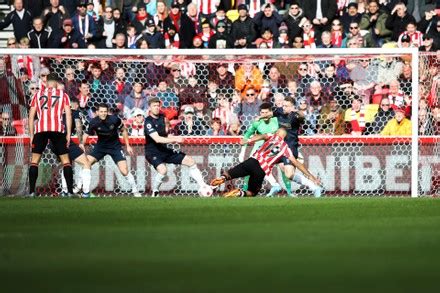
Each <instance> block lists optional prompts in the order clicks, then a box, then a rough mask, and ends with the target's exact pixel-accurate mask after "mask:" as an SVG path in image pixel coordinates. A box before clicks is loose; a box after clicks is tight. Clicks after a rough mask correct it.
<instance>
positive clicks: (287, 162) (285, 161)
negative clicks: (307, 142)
mask: <svg viewBox="0 0 440 293" xmlns="http://www.w3.org/2000/svg"><path fill="white" fill-rule="evenodd" d="M298 147H299V146H297V145H289V148H290V150H291V151H292V153H293V156H294V157H295V159H298ZM280 163H283V164H284V165H293V164H292V162H291V161H290V160H289V158H286V157H281V159H280Z"/></svg>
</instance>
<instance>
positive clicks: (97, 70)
mask: <svg viewBox="0 0 440 293" xmlns="http://www.w3.org/2000/svg"><path fill="white" fill-rule="evenodd" d="M90 70H91V73H92V74H91V76H90V79H89V84H90V89H91V91H92V92H99V91H101V89H103V86H104V85H105V84H106V83H107V82H108V80H106V79H105V77H104V76H103V75H102V69H101V66H100V65H99V64H98V63H93V64H92V65H91V66H90Z"/></svg>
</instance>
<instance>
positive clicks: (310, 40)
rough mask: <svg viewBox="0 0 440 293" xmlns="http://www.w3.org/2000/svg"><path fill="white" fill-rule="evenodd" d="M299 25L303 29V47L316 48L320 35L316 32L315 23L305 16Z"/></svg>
mask: <svg viewBox="0 0 440 293" xmlns="http://www.w3.org/2000/svg"><path fill="white" fill-rule="evenodd" d="M299 25H300V27H301V28H302V29H303V35H302V38H303V47H304V48H306V49H314V48H316V46H317V44H316V41H317V40H319V35H318V34H316V32H315V29H314V28H313V24H312V23H311V22H310V20H308V19H307V18H303V19H302V20H301V22H300V24H299Z"/></svg>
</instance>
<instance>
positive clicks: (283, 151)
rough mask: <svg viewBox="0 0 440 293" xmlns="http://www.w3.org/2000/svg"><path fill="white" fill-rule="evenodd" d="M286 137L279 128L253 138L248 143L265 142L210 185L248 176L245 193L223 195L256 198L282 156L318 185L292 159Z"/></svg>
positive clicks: (314, 179)
mask: <svg viewBox="0 0 440 293" xmlns="http://www.w3.org/2000/svg"><path fill="white" fill-rule="evenodd" d="M286 136H287V132H286V129H284V128H280V129H279V130H278V131H277V132H276V133H275V134H274V135H270V134H263V135H256V136H254V137H253V138H251V139H250V140H249V141H248V143H253V142H255V141H258V140H261V139H266V142H265V143H264V144H263V145H262V146H261V147H260V148H259V149H258V150H257V151H256V152H255V153H254V154H253V155H252V156H251V157H250V158H249V159H247V160H246V161H244V162H242V163H240V164H238V165H237V166H235V167H233V168H232V169H229V170H228V171H226V172H224V173H223V175H222V176H221V177H218V178H215V179H213V180H212V181H211V185H212V186H219V185H221V184H223V183H225V182H226V181H227V180H232V179H235V178H240V177H244V176H248V175H249V176H250V178H249V187H248V190H247V191H244V190H242V189H239V188H237V189H233V190H231V191H229V192H227V193H225V194H224V196H225V197H238V196H240V197H242V196H256V195H257V194H258V192H259V191H260V189H261V186H262V183H263V180H264V177H265V176H267V175H268V174H270V173H271V171H272V168H273V166H274V165H275V164H276V163H277V162H278V161H279V160H280V159H281V157H283V156H284V157H286V158H288V159H289V160H290V161H291V162H292V164H293V165H294V166H295V167H297V168H298V169H299V170H300V171H301V172H303V173H304V174H305V176H306V177H307V178H309V179H310V180H312V181H313V182H314V183H315V184H317V185H319V184H320V182H319V179H317V178H316V177H315V176H313V175H312V174H311V173H310V172H309V170H307V169H306V168H305V167H304V165H303V164H301V163H300V162H298V161H297V159H296V158H295V157H294V155H293V153H292V151H291V150H290V148H289V147H288V145H287V144H286V142H284V138H285V137H286Z"/></svg>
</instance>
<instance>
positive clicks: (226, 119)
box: [212, 93, 238, 133]
mask: <svg viewBox="0 0 440 293" xmlns="http://www.w3.org/2000/svg"><path fill="white" fill-rule="evenodd" d="M212 118H213V119H214V118H219V119H220V121H221V123H222V126H223V128H222V129H223V131H224V132H225V133H227V132H228V130H229V128H230V127H231V125H232V123H233V121H235V120H238V118H237V116H236V115H235V114H234V112H233V107H232V105H231V102H230V101H229V98H228V97H227V96H226V95H225V94H223V93H219V94H218V95H217V106H216V108H215V109H214V111H213V112H212Z"/></svg>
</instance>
